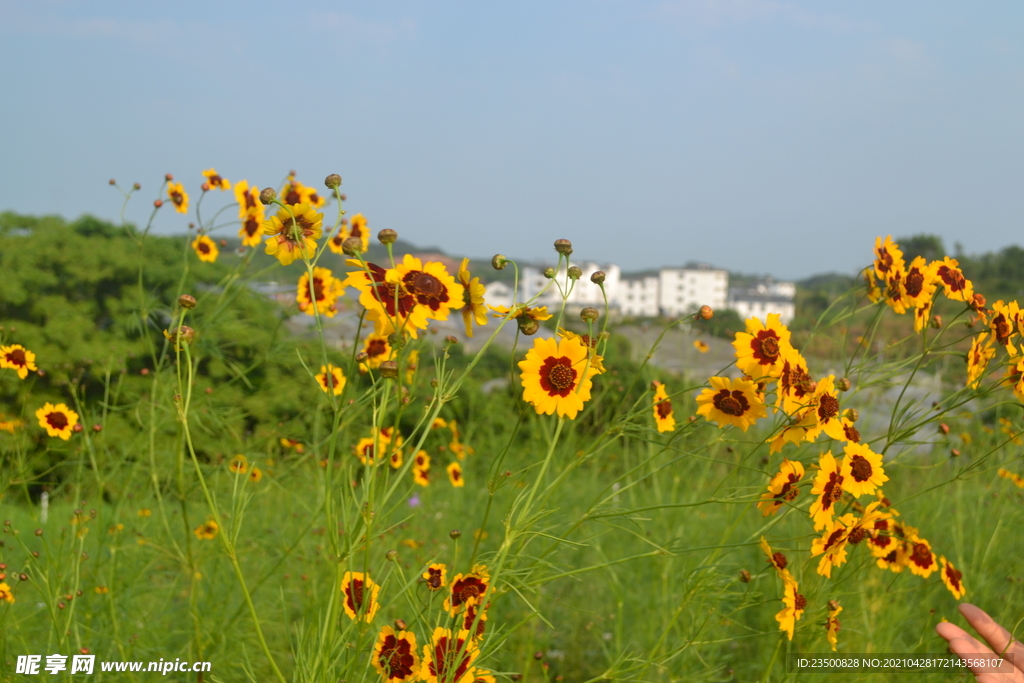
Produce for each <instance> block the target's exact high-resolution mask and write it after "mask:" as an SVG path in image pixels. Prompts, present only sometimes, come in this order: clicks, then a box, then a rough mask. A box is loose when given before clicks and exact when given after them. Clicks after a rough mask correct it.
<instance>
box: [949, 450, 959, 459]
mask: <svg viewBox="0 0 1024 683" xmlns="http://www.w3.org/2000/svg"><path fill="white" fill-rule="evenodd" d="M949 454H950V455H952V456H953V457H954V458H959V457H960V449H959V448H951V449H950V450H949Z"/></svg>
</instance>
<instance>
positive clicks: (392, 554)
mask: <svg viewBox="0 0 1024 683" xmlns="http://www.w3.org/2000/svg"><path fill="white" fill-rule="evenodd" d="M384 559H385V560H387V561H388V562H395V561H396V560H398V551H397V550H389V551H387V553H385V554H384Z"/></svg>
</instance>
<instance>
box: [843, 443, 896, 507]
mask: <svg viewBox="0 0 1024 683" xmlns="http://www.w3.org/2000/svg"><path fill="white" fill-rule="evenodd" d="M843 451H844V453H845V454H846V455H845V456H844V457H843V464H842V467H841V468H840V470H841V472H842V476H843V490H844V491H845V492H846V493H849V494H850V495H851V496H853V497H854V498H860V497H861V496H863V495H864V494H868V495H870V494H872V493H874V492H875V490H876V489H877V488H878V487H880V486H881V485H882V484H884V483H885V482H887V481H889V477H887V476H885V469H884V468H883V467H882V456H881V455H880V454H878V453H875V452H874V451H872V450H871V449H870V448H869V447H868V445H867V444H863V443H847V444H846V446H845V447H844V449H843Z"/></svg>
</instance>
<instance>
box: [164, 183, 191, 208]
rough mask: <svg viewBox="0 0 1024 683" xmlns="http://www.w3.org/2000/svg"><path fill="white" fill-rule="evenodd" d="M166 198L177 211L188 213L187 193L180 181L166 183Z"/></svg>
mask: <svg viewBox="0 0 1024 683" xmlns="http://www.w3.org/2000/svg"><path fill="white" fill-rule="evenodd" d="M167 199H169V200H170V202H171V204H174V210H175V211H177V212H178V213H188V193H187V192H185V186H184V185H182V184H181V183H167Z"/></svg>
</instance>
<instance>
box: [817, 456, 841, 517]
mask: <svg viewBox="0 0 1024 683" xmlns="http://www.w3.org/2000/svg"><path fill="white" fill-rule="evenodd" d="M818 467H819V468H820V469H819V470H818V474H817V475H815V477H814V485H813V486H812V487H811V495H813V496H817V498H816V499H815V500H814V502H813V503H811V509H810V514H811V519H813V520H814V530H815V531H821V530H822V529H824V528H825V527H827V526H828V525H829V524H830V523H831V522H832V517H833V516H834V514H835V505H836V503H838V502H839V499H840V498H842V496H843V485H844V479H843V474H842V472H841V471H840V467H839V463H837V462H836V459H835V457H834V456H833V455H832V451H825V452H824V453H822V454H821V458H820V459H819V460H818Z"/></svg>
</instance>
